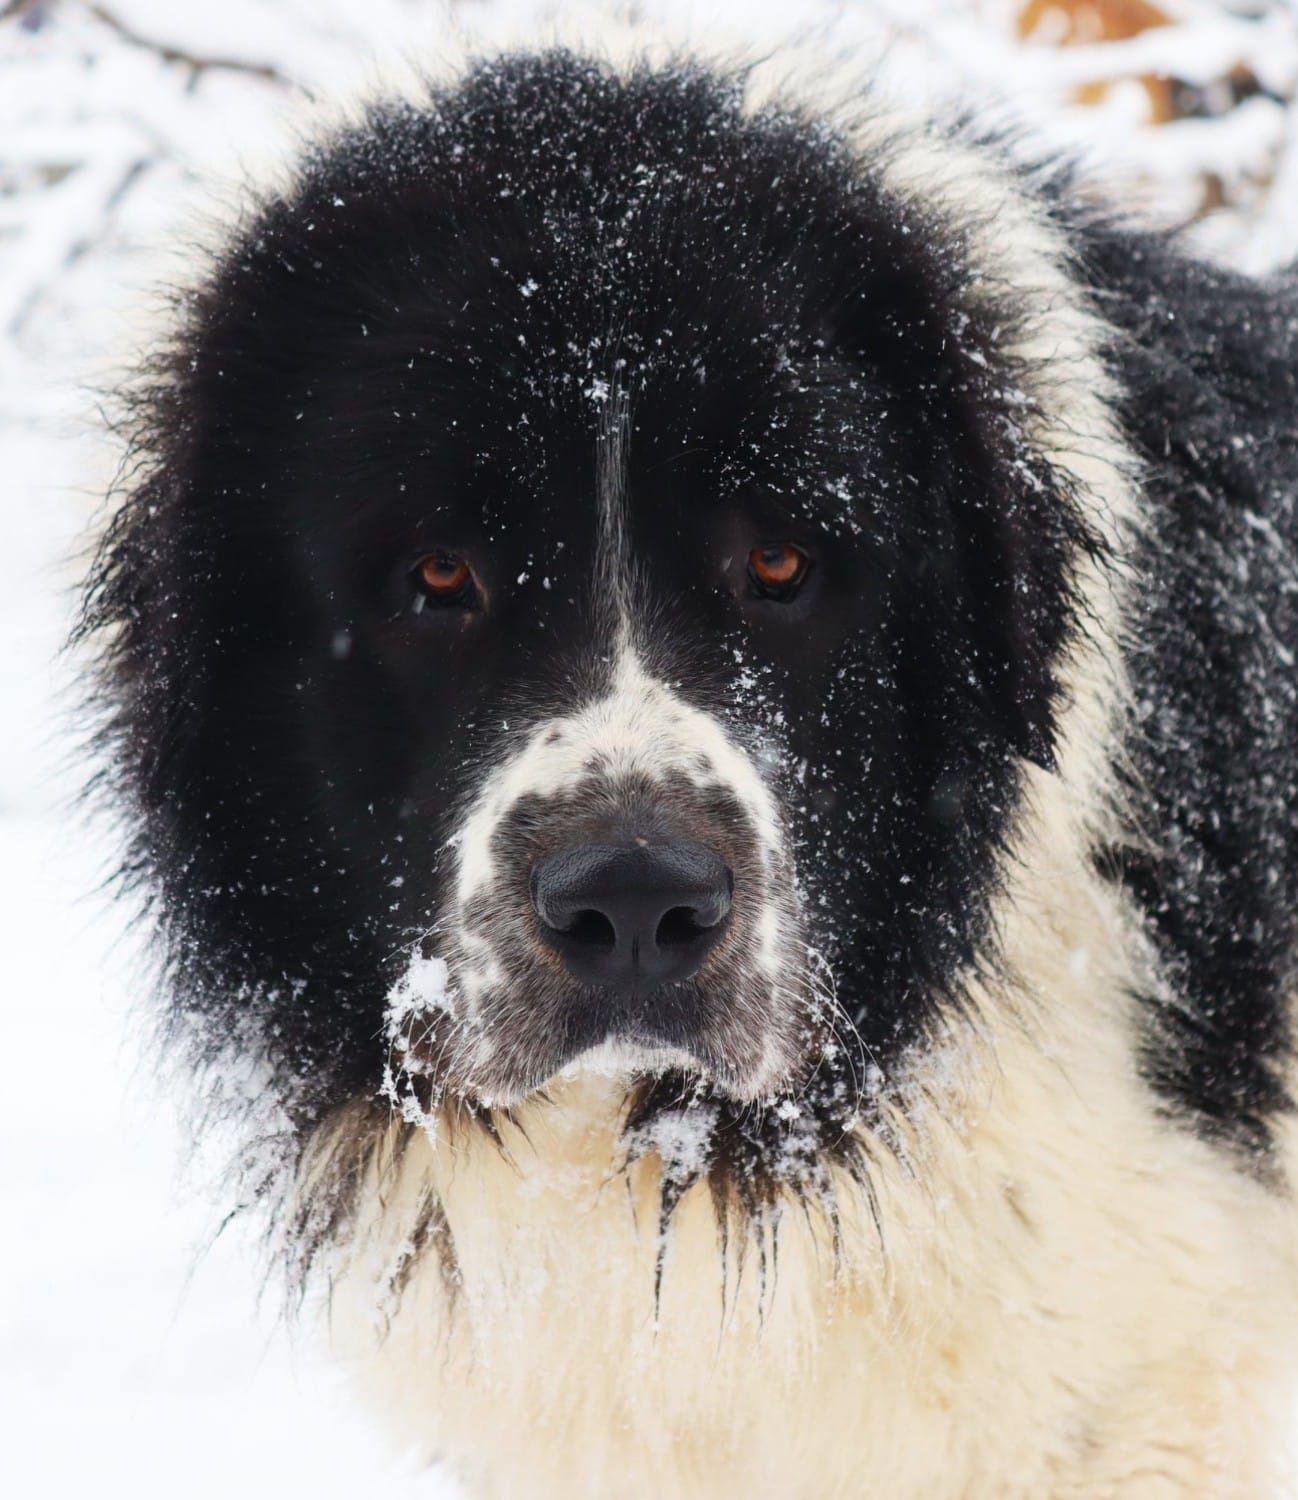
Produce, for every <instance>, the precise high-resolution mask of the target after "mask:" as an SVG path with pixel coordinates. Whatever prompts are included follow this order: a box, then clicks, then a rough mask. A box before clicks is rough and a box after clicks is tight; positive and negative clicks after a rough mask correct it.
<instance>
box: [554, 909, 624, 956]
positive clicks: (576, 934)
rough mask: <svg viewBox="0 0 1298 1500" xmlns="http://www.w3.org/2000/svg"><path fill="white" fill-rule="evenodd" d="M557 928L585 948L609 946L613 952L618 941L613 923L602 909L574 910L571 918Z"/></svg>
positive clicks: (571, 940) (572, 941)
mask: <svg viewBox="0 0 1298 1500" xmlns="http://www.w3.org/2000/svg"><path fill="white" fill-rule="evenodd" d="M556 930H557V931H559V932H562V933H563V935H564V937H566V938H567V939H568V941H569V942H570V943H578V944H580V945H581V946H582V947H583V948H607V949H608V950H609V951H610V952H611V951H612V949H613V946H614V944H615V943H616V942H617V934H616V933H615V932H614V931H613V924H612V922H610V921H609V919H608V918H607V917H606V916H605V915H604V913H603V912H602V911H592V910H590V909H587V910H585V911H578V912H574V913H573V915H572V918H571V920H570V921H567V922H565V923H563V925H562V926H561V927H558V928H557V929H556Z"/></svg>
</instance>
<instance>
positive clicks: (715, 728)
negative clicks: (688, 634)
mask: <svg viewBox="0 0 1298 1500" xmlns="http://www.w3.org/2000/svg"><path fill="white" fill-rule="evenodd" d="M593 764H594V765H598V767H599V769H598V772H597V773H595V774H597V775H598V778H599V780H600V781H601V782H602V783H605V784H607V785H609V786H616V785H617V784H618V783H619V782H620V781H623V780H629V779H631V778H645V779H648V780H650V781H656V780H662V779H664V778H665V777H667V776H669V775H670V776H673V777H681V778H683V779H684V780H685V781H687V782H688V783H690V784H692V785H694V786H697V787H700V788H704V787H710V788H716V789H719V790H722V791H724V792H725V793H726V794H728V795H729V796H730V797H731V798H733V799H734V801H735V803H736V805H737V806H738V807H739V808H740V809H742V811H743V813H744V815H745V817H746V819H747V821H748V823H749V825H750V832H751V835H752V837H753V839H754V842H755V845H756V848H757V850H758V852H759V855H760V858H761V861H762V866H763V873H764V874H765V875H767V876H768V877H770V876H773V875H774V873H775V866H776V864H777V863H778V856H779V853H780V850H781V848H782V844H783V839H782V831H781V823H780V816H779V811H778V808H777V806H776V802H775V798H774V797H773V795H772V793H771V791H770V788H769V787H768V786H767V785H766V782H765V781H764V780H763V778H762V776H761V774H760V772H759V771H758V768H757V766H756V765H755V763H754V761H753V759H752V757H751V756H750V755H749V754H748V753H747V752H746V751H745V750H743V749H742V748H741V747H740V746H739V745H737V744H736V743H735V742H734V740H733V739H731V737H730V736H729V734H728V733H727V732H726V729H725V727H724V726H723V725H722V724H721V723H720V722H719V721H718V720H717V719H716V718H715V717H713V716H712V715H711V714H709V713H705V712H704V711H703V710H701V709H698V708H695V707H694V706H693V705H691V704H689V703H687V702H685V701H684V699H682V698H681V697H680V696H679V695H678V694H677V693H675V692H674V691H673V690H672V689H671V688H670V687H668V686H667V685H666V684H665V683H663V682H661V681H660V680H659V679H657V678H655V677H653V676H652V675H651V674H650V673H649V672H647V671H646V670H645V668H644V666H643V664H642V662H641V660H640V658H639V655H638V654H637V653H636V651H635V649H634V648H633V647H632V646H631V645H629V644H626V643H623V644H621V645H619V648H618V652H617V663H616V667H615V670H614V674H613V682H612V686H611V688H610V690H609V691H608V692H607V693H606V694H605V695H604V696H603V697H601V698H598V699H596V700H595V701H594V702H592V703H589V704H587V705H586V706H585V707H584V708H582V709H580V710H578V711H577V712H576V713H574V714H568V715H563V716H560V717H556V718H549V719H545V720H543V721H542V722H541V723H540V724H538V725H537V726H536V727H535V728H534V729H533V730H532V731H531V732H530V734H529V735H528V737H527V739H526V741H525V743H524V744H523V745H522V747H521V748H520V749H518V750H517V751H516V752H515V753H514V754H513V755H511V756H510V757H509V758H508V759H507V760H506V761H505V762H504V763H503V764H502V765H500V766H499V767H498V768H497V769H496V770H495V771H493V772H492V773H491V775H490V776H489V777H488V779H487V782H486V784H485V785H484V787H483V789H482V791H481V793H480V795H479V796H478V798H477V799H476V800H475V802H474V804H473V806H472V808H471V810H470V812H469V816H468V818H467V819H466V821H465V824H464V826H463V829H462V831H461V833H460V835H459V837H458V840H457V845H458V848H457V853H458V866H457V872H456V886H455V895H456V901H457V904H458V906H459V908H460V910H461V911H462V910H463V909H464V908H465V906H466V904H467V903H468V902H469V901H470V900H472V899H473V898H474V897H475V896H476V895H478V894H479V893H481V892H482V891H483V890H484V889H485V888H486V887H487V886H489V885H490V884H491V882H492V880H493V878H494V877H495V875H496V873H497V871H496V861H495V857H494V853H493V850H494V846H495V841H496V835H497V833H498V832H499V831H500V830H501V828H502V827H503V826H504V825H505V824H506V822H507V820H508V819H509V817H510V814H511V812H512V810H513V809H514V808H515V807H516V806H517V805H518V804H519V802H520V801H522V800H523V799H525V798H542V799H545V798H550V797H556V796H560V795H562V794H564V793H566V792H570V791H572V790H574V789H575V788H576V787H578V786H579V785H580V784H581V782H582V781H584V780H588V779H589V778H590V777H591V775H592V771H591V767H592V765H593Z"/></svg>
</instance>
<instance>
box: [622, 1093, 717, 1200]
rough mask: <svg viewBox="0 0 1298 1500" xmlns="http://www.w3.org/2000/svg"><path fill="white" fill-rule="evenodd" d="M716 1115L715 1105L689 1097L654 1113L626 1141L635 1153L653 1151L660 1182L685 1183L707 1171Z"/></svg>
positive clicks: (670, 1183) (678, 1184)
mask: <svg viewBox="0 0 1298 1500" xmlns="http://www.w3.org/2000/svg"><path fill="white" fill-rule="evenodd" d="M718 1117H719V1111H718V1108H717V1106H716V1105H715V1104H713V1103H711V1102H709V1101H706V1100H692V1101H691V1102H690V1103H688V1104H686V1105H683V1106H682V1107H681V1108H679V1109H667V1110H663V1111H662V1112H661V1113H660V1114H656V1115H654V1116H653V1118H652V1119H650V1120H648V1121H646V1123H645V1124H644V1125H643V1126H641V1128H640V1129H639V1130H637V1131H636V1132H635V1134H634V1135H633V1136H632V1137H631V1139H630V1141H629V1142H628V1144H629V1145H630V1146H631V1147H632V1149H633V1151H634V1153H635V1154H636V1155H637V1156H641V1155H645V1154H647V1153H649V1152H655V1153H656V1154H657V1156H658V1159H659V1160H660V1161H661V1163H662V1170H663V1181H664V1182H665V1183H667V1184H668V1185H669V1186H676V1187H681V1186H685V1185H687V1184H689V1183H691V1182H695V1181H696V1180H697V1179H698V1178H700V1177H702V1176H703V1175H704V1174H705V1173H706V1172H707V1169H708V1163H709V1162H710V1161H711V1159H712V1141H713V1137H714V1136H715V1134H716V1128H717V1121H718Z"/></svg>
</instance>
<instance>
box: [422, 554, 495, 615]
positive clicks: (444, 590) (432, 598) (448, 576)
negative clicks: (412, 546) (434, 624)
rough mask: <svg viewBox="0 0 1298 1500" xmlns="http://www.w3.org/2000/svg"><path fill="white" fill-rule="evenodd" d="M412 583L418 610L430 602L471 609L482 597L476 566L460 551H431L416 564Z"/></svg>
mask: <svg viewBox="0 0 1298 1500" xmlns="http://www.w3.org/2000/svg"><path fill="white" fill-rule="evenodd" d="M411 582H412V583H413V585H414V589H415V609H416V611H418V610H421V609H423V608H424V606H425V605H426V604H436V605H440V606H447V605H454V606H457V607H459V608H460V609H469V608H471V607H472V606H473V605H474V604H475V603H476V602H477V599H478V585H477V580H476V579H475V578H474V576H473V569H472V568H471V567H470V566H469V564H468V563H467V562H466V561H465V559H464V558H463V557H461V556H460V555H459V553H457V552H430V553H429V554H428V556H427V557H424V558H421V559H420V560H419V562H417V563H416V564H415V567H414V570H413V572H412V574H411Z"/></svg>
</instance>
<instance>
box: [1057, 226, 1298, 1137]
mask: <svg viewBox="0 0 1298 1500" xmlns="http://www.w3.org/2000/svg"><path fill="white" fill-rule="evenodd" d="M1082 266H1083V268H1084V270H1085V273H1086V275H1087V277H1088V280H1089V281H1090V282H1091V284H1092V285H1093V286H1094V287H1095V288H1096V291H1097V293H1098V294H1099V296H1100V298H1101V306H1102V308H1103V310H1104V312H1105V314H1106V315H1107V317H1108V318H1109V319H1110V321H1111V322H1112V323H1113V324H1114V326H1115V328H1117V329H1118V330H1120V333H1121V335H1122V336H1121V338H1120V340H1119V341H1118V342H1117V343H1116V345H1115V348H1114V351H1113V358H1114V362H1115V364H1116V367H1117V369H1118V373H1119V375H1120V377H1121V380H1122V384H1123V387H1124V389H1125V391H1126V393H1127V395H1126V400H1125V402H1124V405H1123V413H1122V414H1123V417H1124V419H1125V423H1126V426H1127V429H1128V432H1129V434H1130V437H1131V439H1132V441H1133V443H1134V445H1135V447H1136V448H1137V451H1138V452H1139V454H1140V456H1141V459H1142V461H1143V463H1144V466H1145V472H1144V482H1143V485H1142V488H1143V492H1144V495H1145V497H1146V502H1147V507H1148V510H1147V514H1148V518H1149V523H1150V525H1149V531H1148V535H1147V537H1146V540H1145V542H1144V545H1143V546H1142V547H1141V548H1140V550H1139V553H1138V555H1137V558H1136V560H1135V576H1136V583H1135V588H1134V591H1133V592H1134V599H1135V614H1134V617H1133V619H1132V622H1131V627H1130V633H1129V648H1128V652H1127V657H1128V664H1129V669H1130V672H1131V676H1132V679H1133V684H1134V688H1135V696H1136V724H1135V725H1134V726H1133V733H1132V741H1131V743H1132V751H1133V759H1132V764H1131V767H1130V771H1131V777H1130V781H1131V792H1132V795H1133V800H1134V803H1135V806H1136V809H1137V820H1138V825H1139V827H1140V829H1141V830H1143V831H1144V833H1145V834H1146V835H1147V838H1148V841H1149V843H1150V845H1152V847H1139V848H1138V847H1131V848H1125V849H1122V850H1118V851H1114V852H1113V855H1112V858H1113V860H1114V867H1115V872H1116V873H1117V874H1118V875H1119V876H1120V878H1122V879H1123V880H1125V881H1126V882H1127V883H1128V885H1129V886H1130V888H1131V890H1132V892H1133V893H1134V894H1135V896H1136V897H1137V899H1138V901H1139V902H1140V905H1141V906H1142V908H1143V909H1144V910H1145V911H1146V912H1147V913H1148V916H1149V921H1150V924H1151V927H1152V930H1153V932H1154V934H1155V935H1156V938H1157V941H1158V945H1159V948H1160V950H1161V952H1162V954H1163V956H1164V959H1165V961H1166V963H1167V965H1168V969H1169V974H1170V977H1171V980H1172V984H1173V990H1174V994H1173V999H1172V1001H1171V1003H1168V1002H1167V1001H1166V1000H1160V999H1158V998H1157V997H1147V998H1148V999H1149V1005H1150V1009H1151V1015H1150V1028H1149V1035H1148V1040H1147V1044H1146V1052H1145V1066H1146V1070H1147V1072H1148V1074H1149V1076H1150V1078H1151V1080H1152V1081H1153V1082H1154V1084H1155V1086H1156V1087H1157V1089H1158V1090H1159V1092H1160V1094H1161V1095H1162V1096H1163V1097H1164V1098H1166V1099H1167V1100H1168V1101H1169V1102H1170V1103H1171V1104H1173V1105H1174V1106H1175V1107H1176V1108H1177V1110H1178V1111H1179V1112H1182V1113H1184V1114H1185V1115H1187V1116H1188V1117H1189V1118H1190V1119H1191V1120H1194V1121H1197V1122H1198V1123H1199V1124H1200V1125H1201V1126H1202V1127H1203V1128H1204V1129H1205V1130H1206V1131H1207V1132H1208V1133H1209V1134H1211V1135H1213V1136H1222V1137H1225V1138H1227V1139H1229V1140H1232V1141H1234V1142H1235V1143H1236V1144H1238V1145H1240V1146H1241V1147H1242V1148H1243V1149H1245V1150H1246V1151H1248V1152H1251V1153H1255V1154H1256V1153H1262V1154H1264V1153H1265V1150H1266V1147H1267V1144H1268V1132H1267V1122H1268V1120H1269V1119H1271V1118H1272V1117H1273V1116H1274V1115H1275V1113H1276V1112H1277V1111H1278V1110H1281V1109H1286V1108H1287V1107H1288V1103H1289V1101H1288V1099H1287V1096H1286V1092H1285V1085H1284V1078H1283V1074H1284V1069H1285V1066H1286V1064H1287V1063H1288V1061H1289V1056H1290V1042H1291V1037H1290V1019H1289V1011H1290V1007H1291V1006H1292V1003H1293V997H1294V995H1295V993H1296V992H1298V662H1296V659H1295V656H1296V652H1298V279H1296V278H1295V276H1294V274H1293V273H1292V272H1289V273H1286V274H1285V275H1282V276H1278V277H1275V278H1273V279H1270V280H1266V281H1257V280H1249V279H1247V278H1244V277H1241V276H1238V275H1234V274H1232V273H1230V272H1227V271H1224V270H1220V269H1217V268H1213V267H1209V266H1207V265H1204V264H1202V263H1200V262H1197V261H1195V260H1193V259H1191V258H1190V257H1189V256H1187V255H1186V254H1184V253H1183V252H1182V251H1181V250H1180V249H1179V248H1178V246H1177V245H1176V244H1175V242H1172V243H1169V242H1168V241H1167V240H1166V239H1163V238H1159V237H1155V236H1152V235H1148V234H1138V233H1135V232H1133V231H1129V230H1128V231H1123V232H1115V231H1113V230H1106V229H1103V228H1099V227H1096V226H1091V227H1090V229H1089V230H1088V231H1087V232H1086V234H1085V238H1084V241H1083V247H1082Z"/></svg>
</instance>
